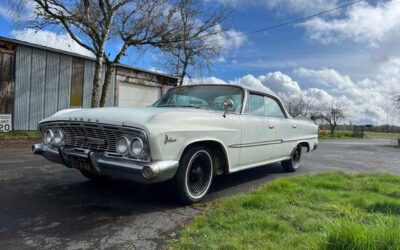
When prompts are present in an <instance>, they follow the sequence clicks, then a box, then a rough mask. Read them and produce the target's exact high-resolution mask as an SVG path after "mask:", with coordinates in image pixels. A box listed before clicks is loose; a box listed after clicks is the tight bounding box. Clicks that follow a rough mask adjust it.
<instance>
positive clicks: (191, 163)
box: [175, 146, 213, 204]
mask: <svg viewBox="0 0 400 250" xmlns="http://www.w3.org/2000/svg"><path fill="white" fill-rule="evenodd" d="M212 178H213V159H212V156H211V153H210V151H209V150H208V149H207V148H206V147H203V146H194V147H191V148H189V149H188V150H187V151H186V152H185V153H184V155H183V156H182V158H181V161H180V164H179V169H178V171H177V173H176V175H175V184H176V188H177V194H178V199H179V201H180V202H181V203H183V204H193V203H195V202H199V201H200V200H201V199H203V198H204V196H205V195H206V194H207V192H208V190H209V189H210V186H211V182H212Z"/></svg>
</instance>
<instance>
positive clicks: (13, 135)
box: [0, 131, 40, 140]
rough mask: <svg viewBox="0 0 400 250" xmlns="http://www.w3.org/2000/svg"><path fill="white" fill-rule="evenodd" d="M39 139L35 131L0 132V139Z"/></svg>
mask: <svg viewBox="0 0 400 250" xmlns="http://www.w3.org/2000/svg"><path fill="white" fill-rule="evenodd" d="M19 139H40V135H39V133H38V132H37V131H11V132H8V133H0V140H19Z"/></svg>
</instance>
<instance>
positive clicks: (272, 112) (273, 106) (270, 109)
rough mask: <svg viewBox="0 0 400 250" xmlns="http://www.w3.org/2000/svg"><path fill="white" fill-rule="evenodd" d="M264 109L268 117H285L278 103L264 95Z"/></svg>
mask: <svg viewBox="0 0 400 250" xmlns="http://www.w3.org/2000/svg"><path fill="white" fill-rule="evenodd" d="M265 110H266V114H267V116H269V117H280V118H284V117H285V116H284V115H283V112H282V109H281V107H280V106H279V104H278V103H277V102H276V101H275V100H274V99H272V98H269V97H265Z"/></svg>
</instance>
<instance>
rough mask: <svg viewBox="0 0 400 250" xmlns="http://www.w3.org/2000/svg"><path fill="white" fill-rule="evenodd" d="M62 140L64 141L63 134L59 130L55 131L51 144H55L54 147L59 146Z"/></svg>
mask: <svg viewBox="0 0 400 250" xmlns="http://www.w3.org/2000/svg"><path fill="white" fill-rule="evenodd" d="M63 139H64V134H63V133H62V132H61V130H57V131H56V132H55V133H54V139H53V143H54V144H55V145H57V146H58V145H61V144H62V142H63Z"/></svg>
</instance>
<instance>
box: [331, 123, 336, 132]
mask: <svg viewBox="0 0 400 250" xmlns="http://www.w3.org/2000/svg"><path fill="white" fill-rule="evenodd" d="M335 128H336V125H333V124H332V125H331V135H333V133H334V132H335Z"/></svg>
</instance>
